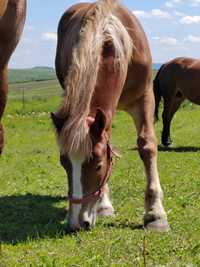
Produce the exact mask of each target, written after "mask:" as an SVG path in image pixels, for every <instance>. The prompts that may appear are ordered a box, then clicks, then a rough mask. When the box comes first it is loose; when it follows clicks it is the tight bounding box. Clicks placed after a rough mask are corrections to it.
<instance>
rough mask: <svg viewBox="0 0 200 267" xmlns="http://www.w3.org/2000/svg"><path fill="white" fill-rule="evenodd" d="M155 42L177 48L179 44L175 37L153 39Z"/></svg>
mask: <svg viewBox="0 0 200 267" xmlns="http://www.w3.org/2000/svg"><path fill="white" fill-rule="evenodd" d="M152 39H153V40H155V41H156V42H158V43H159V44H162V45H169V46H176V45H178V44H179V42H178V40H177V39H176V38H174V37H168V36H166V37H158V36H156V37H153V38H152Z"/></svg>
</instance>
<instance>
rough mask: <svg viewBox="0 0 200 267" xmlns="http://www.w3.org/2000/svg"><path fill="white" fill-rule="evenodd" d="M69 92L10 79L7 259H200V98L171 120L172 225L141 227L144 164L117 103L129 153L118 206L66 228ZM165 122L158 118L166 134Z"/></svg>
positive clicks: (114, 185) (116, 183) (0, 200)
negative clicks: (59, 129)
mask: <svg viewBox="0 0 200 267" xmlns="http://www.w3.org/2000/svg"><path fill="white" fill-rule="evenodd" d="M24 86H25V89H26V90H25V97H24V101H23V97H22V96H23V93H22V92H23V87H24ZM60 94H61V90H60V89H59V86H58V85H57V83H56V82H55V81H52V82H51V81H49V82H40V83H30V84H26V85H24V84H21V85H20V84H18V85H13V86H12V88H11V91H10V95H9V103H8V106H7V110H6V114H5V116H4V125H5V129H6V136H7V141H6V148H5V151H4V154H3V156H2V157H1V159H0V184H1V186H0V241H1V244H0V266H1V267H15V266H23V267H24V266H25V267H26V266H27V267H28V266H32V267H35V266H38V267H43V266H44V267H55V266H56V267H57V266H58V267H63V266H70V267H104V266H107V267H125V266H126V267H128V266H160V267H161V266H170V267H177V266H178V267H179V266H180V267H182V266H184V267H186V266H187V267H189V266H190V267H192V266H195V267H196V266H200V216H199V211H200V201H199V197H200V180H199V175H200V164H199V162H200V139H199V131H200V126H199V118H200V108H199V107H198V106H194V105H186V106H185V107H184V108H182V109H180V111H179V112H178V113H177V115H176V117H175V119H174V121H173V125H172V137H173V139H174V147H173V148H172V149H171V150H170V151H164V150H163V149H160V151H159V159H158V160H159V171H160V177H161V183H162V186H163V190H164V193H165V208H166V211H167V214H168V219H169V223H170V225H171V231H170V232H169V233H165V234H159V233H150V232H145V231H144V230H143V229H142V228H141V227H139V226H140V225H141V223H142V217H143V212H144V208H143V203H144V188H145V179H144V170H143V165H142V162H141V161H140V159H139V156H138V153H137V151H136V150H135V149H134V148H135V142H136V132H135V129H134V127H133V123H132V121H131V119H130V118H129V117H128V116H127V115H126V114H124V113H121V112H118V113H117V114H116V116H115V119H114V121H113V139H112V143H113V145H114V147H116V148H117V149H118V150H119V151H120V152H121V153H122V155H123V157H122V159H121V160H119V161H116V162H115V166H114V170H113V174H112V177H111V179H110V186H111V189H112V200H113V204H114V207H115V209H116V216H115V218H111V219H101V220H99V221H98V223H97V225H96V227H95V228H94V229H93V230H91V231H90V232H84V231H81V232H79V233H77V234H73V235H72V234H69V233H67V232H66V231H65V229H66V222H65V213H66V209H67V207H68V203H67V201H66V199H65V196H66V193H67V187H66V184H67V183H66V175H65V173H64V170H63V169H62V168H61V166H60V164H59V162H58V156H59V155H58V149H57V145H56V141H55V137H54V130H53V127H52V124H51V122H50V119H49V112H50V111H54V110H56V108H57V106H58V104H59V101H60ZM160 131H161V123H160V122H159V123H158V124H157V125H156V132H157V136H158V139H160Z"/></svg>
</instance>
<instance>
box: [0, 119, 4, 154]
mask: <svg viewBox="0 0 200 267" xmlns="http://www.w3.org/2000/svg"><path fill="white" fill-rule="evenodd" d="M3 146H4V130H3V126H2V124H0V154H1V153H2V150H3Z"/></svg>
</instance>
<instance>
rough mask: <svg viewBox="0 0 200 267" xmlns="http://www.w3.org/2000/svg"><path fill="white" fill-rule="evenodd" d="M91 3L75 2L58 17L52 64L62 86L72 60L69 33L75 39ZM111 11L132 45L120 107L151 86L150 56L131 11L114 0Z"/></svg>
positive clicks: (141, 31)
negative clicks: (54, 53) (55, 50)
mask: <svg viewBox="0 0 200 267" xmlns="http://www.w3.org/2000/svg"><path fill="white" fill-rule="evenodd" d="M113 2H115V1H113ZM94 5H95V3H92V4H91V3H80V4H76V5H74V6H72V7H71V8H70V9H68V10H67V11H66V12H65V13H64V15H63V16H62V18H61V20H60V23H59V27H58V43H57V55H56V62H55V63H56V72H57V76H58V79H59V81H60V84H61V86H62V87H63V89H64V80H65V77H66V75H67V72H68V69H69V66H70V60H71V58H70V57H68V56H67V55H71V54H72V49H73V43H72V42H71V40H72V38H71V36H72V35H74V33H75V32H76V33H77V40H78V38H79V36H78V34H79V32H80V29H81V25H82V21H83V19H84V17H85V15H86V14H87V12H89V11H90V10H91V9H92V7H93V6H94ZM112 14H113V15H114V16H116V17H117V18H118V19H119V20H120V21H121V23H122V24H123V25H124V27H125V28H126V30H127V32H128V34H129V35H130V37H131V39H132V42H133V46H134V49H133V56H132V61H131V63H130V64H129V68H128V73H127V78H126V82H125V85H124V89H123V92H122V95H121V98H120V101H119V102H120V106H125V105H126V104H128V103H127V102H129V100H130V96H131V98H132V99H133V98H135V97H137V96H139V95H142V94H143V93H144V88H145V89H146V88H149V87H150V86H149V83H150V81H151V75H152V69H151V66H152V65H151V64H152V59H151V53H150V49H149V45H148V41H147V38H146V35H145V33H144V31H143V29H142V27H141V25H140V23H139V21H138V20H137V18H136V17H135V16H134V15H133V14H132V12H130V11H129V10H128V9H126V8H125V7H124V6H122V5H119V4H118V3H117V1H116V2H115V4H114V5H113V9H112ZM73 39H74V38H73Z"/></svg>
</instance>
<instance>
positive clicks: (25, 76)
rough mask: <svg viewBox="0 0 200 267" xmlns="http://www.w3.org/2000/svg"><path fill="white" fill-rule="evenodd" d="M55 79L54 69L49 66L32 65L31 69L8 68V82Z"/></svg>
mask: <svg viewBox="0 0 200 267" xmlns="http://www.w3.org/2000/svg"><path fill="white" fill-rule="evenodd" d="M54 79H56V74H55V70H54V69H53V68H50V67H34V68H31V69H10V70H9V83H23V82H32V81H45V80H54Z"/></svg>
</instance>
